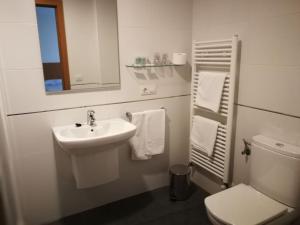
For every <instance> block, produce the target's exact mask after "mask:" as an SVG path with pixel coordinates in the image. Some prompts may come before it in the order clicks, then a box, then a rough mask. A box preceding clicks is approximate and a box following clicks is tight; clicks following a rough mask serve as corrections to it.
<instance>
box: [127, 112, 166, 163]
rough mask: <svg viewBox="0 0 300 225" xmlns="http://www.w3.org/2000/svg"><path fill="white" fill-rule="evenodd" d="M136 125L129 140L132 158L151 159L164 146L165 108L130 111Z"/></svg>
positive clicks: (162, 149) (160, 151)
mask: <svg viewBox="0 0 300 225" xmlns="http://www.w3.org/2000/svg"><path fill="white" fill-rule="evenodd" d="M131 122H132V123H133V124H134V125H135V126H136V127H137V130H136V133H135V135H134V136H133V137H132V138H131V139H130V140H129V143H130V146H131V149H132V159H133V160H147V159H151V158H152V155H157V154H161V153H163V152H164V147H165V110H163V109H159V110H149V111H144V112H138V113H132V121H131Z"/></svg>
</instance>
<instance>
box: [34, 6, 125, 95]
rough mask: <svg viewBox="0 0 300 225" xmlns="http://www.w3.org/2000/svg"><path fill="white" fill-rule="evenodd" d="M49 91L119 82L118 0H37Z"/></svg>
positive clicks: (103, 85)
mask: <svg viewBox="0 0 300 225" xmlns="http://www.w3.org/2000/svg"><path fill="white" fill-rule="evenodd" d="M36 15H37V21H38V30H39V39H40V47H41V56H42V63H43V70H44V80H45V88H46V91H47V92H57V91H63V90H78V89H87V88H98V87H114V86H119V84H120V77H119V50H118V24H117V0H36Z"/></svg>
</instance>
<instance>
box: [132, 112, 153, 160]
mask: <svg viewBox="0 0 300 225" xmlns="http://www.w3.org/2000/svg"><path fill="white" fill-rule="evenodd" d="M145 115H146V114H145V113H144V112H137V113H132V120H131V123H133V124H134V125H135V126H136V131H135V135H134V136H133V137H132V138H130V140H129V144H130V146H131V149H132V152H131V153H132V154H131V157H132V159H133V160H146V159H151V157H152V156H151V155H148V154H147V151H146V142H145V139H146V116H145Z"/></svg>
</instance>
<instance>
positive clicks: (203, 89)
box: [196, 71, 227, 112]
mask: <svg viewBox="0 0 300 225" xmlns="http://www.w3.org/2000/svg"><path fill="white" fill-rule="evenodd" d="M226 75H227V73H224V72H208V71H201V72H200V73H199V81H198V88H197V96H196V105H198V106H201V107H204V108H207V109H210V110H212V111H214V112H218V111H219V108H220V102H221V97H222V91H223V86H224V81H225V77H226Z"/></svg>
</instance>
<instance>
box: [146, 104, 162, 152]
mask: <svg viewBox="0 0 300 225" xmlns="http://www.w3.org/2000/svg"><path fill="white" fill-rule="evenodd" d="M145 115H146V125H147V126H146V139H145V141H146V149H147V152H148V154H151V155H158V154H162V153H163V152H164V149H165V118H166V115H165V110H164V109H157V110H149V111H145Z"/></svg>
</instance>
